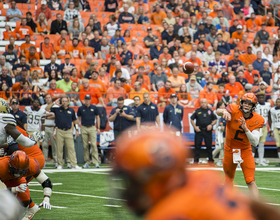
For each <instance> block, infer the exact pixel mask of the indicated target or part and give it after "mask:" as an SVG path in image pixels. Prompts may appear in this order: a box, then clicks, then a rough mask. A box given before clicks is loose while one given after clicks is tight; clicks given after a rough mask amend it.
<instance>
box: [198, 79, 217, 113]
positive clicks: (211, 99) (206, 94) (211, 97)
mask: <svg viewBox="0 0 280 220" xmlns="http://www.w3.org/2000/svg"><path fill="white" fill-rule="evenodd" d="M212 89H213V83H212V82H208V83H207V84H206V88H205V89H203V90H201V91H200V92H199V99H200V100H201V99H207V102H208V106H209V108H212V107H214V108H216V106H217V103H218V98H217V95H216V93H215V92H214V91H213V90H212Z"/></svg>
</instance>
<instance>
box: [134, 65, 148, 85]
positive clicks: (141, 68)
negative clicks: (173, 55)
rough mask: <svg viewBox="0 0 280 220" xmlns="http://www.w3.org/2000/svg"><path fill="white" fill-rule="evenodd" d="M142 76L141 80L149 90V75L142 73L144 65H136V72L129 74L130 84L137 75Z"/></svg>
mask: <svg viewBox="0 0 280 220" xmlns="http://www.w3.org/2000/svg"><path fill="white" fill-rule="evenodd" d="M139 75H141V76H143V80H144V82H143V83H144V84H145V85H147V86H148V88H149V90H150V89H151V81H150V77H149V76H148V75H145V74H144V67H143V66H139V67H138V72H137V74H134V75H133V76H131V84H132V85H134V83H135V81H136V78H137V76H139Z"/></svg>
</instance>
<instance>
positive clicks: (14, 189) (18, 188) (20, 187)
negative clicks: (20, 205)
mask: <svg viewBox="0 0 280 220" xmlns="http://www.w3.org/2000/svg"><path fill="white" fill-rule="evenodd" d="M26 190H27V184H26V183H22V184H20V185H18V186H15V187H12V188H11V192H12V193H23V192H25V191H26Z"/></svg>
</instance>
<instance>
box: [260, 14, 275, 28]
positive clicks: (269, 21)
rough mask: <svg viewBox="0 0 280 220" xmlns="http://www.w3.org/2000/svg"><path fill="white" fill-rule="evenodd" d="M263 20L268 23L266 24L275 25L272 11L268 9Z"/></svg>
mask: <svg viewBox="0 0 280 220" xmlns="http://www.w3.org/2000/svg"><path fill="white" fill-rule="evenodd" d="M262 22H264V23H266V26H275V21H274V18H273V17H272V12H271V11H268V12H267V15H264V16H263V17H262Z"/></svg>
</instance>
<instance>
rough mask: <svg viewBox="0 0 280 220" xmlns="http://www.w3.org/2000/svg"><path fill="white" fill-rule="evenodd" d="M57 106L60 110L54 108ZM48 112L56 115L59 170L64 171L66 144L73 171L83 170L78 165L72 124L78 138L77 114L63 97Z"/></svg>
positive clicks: (47, 108) (51, 105)
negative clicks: (64, 149)
mask: <svg viewBox="0 0 280 220" xmlns="http://www.w3.org/2000/svg"><path fill="white" fill-rule="evenodd" d="M55 104H57V105H59V106H60V107H58V108H52V107H53V106H54V105H55ZM46 111H51V112H53V113H54V114H55V128H54V133H53V137H54V138H55V141H56V147H57V163H58V167H57V169H63V144H64V143H65V148H66V152H67V154H68V158H69V160H70V164H71V167H72V169H82V168H81V167H79V166H78V165H77V157H76V152H75V148H74V139H73V131H72V122H73V123H74V127H75V129H76V137H77V136H79V125H78V123H79V122H78V120H77V117H76V113H75V111H74V110H73V109H72V108H69V99H68V98H67V97H63V98H61V99H57V100H56V101H55V102H53V103H51V104H49V105H48V106H47V107H46Z"/></svg>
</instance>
